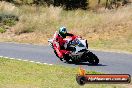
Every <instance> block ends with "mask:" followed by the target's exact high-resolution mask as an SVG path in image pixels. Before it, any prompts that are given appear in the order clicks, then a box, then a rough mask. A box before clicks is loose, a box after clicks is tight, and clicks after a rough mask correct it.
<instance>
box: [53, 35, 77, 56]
mask: <svg viewBox="0 0 132 88" xmlns="http://www.w3.org/2000/svg"><path fill="white" fill-rule="evenodd" d="M66 36H71V38H72V40H73V39H75V38H76V36H74V35H73V34H71V33H67V34H66ZM66 36H65V37H66ZM65 43H66V40H64V38H63V37H62V36H61V35H59V34H57V35H56V36H55V38H54V40H53V47H54V49H55V51H56V53H57V55H58V56H59V58H63V56H64V55H65V54H68V53H69V51H68V50H66V49H65V48H64V44H65Z"/></svg>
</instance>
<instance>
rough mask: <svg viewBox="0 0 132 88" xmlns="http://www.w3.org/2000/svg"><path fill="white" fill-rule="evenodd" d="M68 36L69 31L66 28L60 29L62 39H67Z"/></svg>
mask: <svg viewBox="0 0 132 88" xmlns="http://www.w3.org/2000/svg"><path fill="white" fill-rule="evenodd" d="M66 34H67V29H66V27H64V26H63V27H60V29H59V35H60V36H61V37H63V38H66Z"/></svg>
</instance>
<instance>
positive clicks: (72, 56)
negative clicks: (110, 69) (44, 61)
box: [48, 37, 99, 65]
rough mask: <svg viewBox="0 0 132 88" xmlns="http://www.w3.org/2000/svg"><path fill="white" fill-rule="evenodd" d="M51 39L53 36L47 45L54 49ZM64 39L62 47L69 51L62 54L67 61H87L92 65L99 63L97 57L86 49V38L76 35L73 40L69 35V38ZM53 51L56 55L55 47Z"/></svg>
mask: <svg viewBox="0 0 132 88" xmlns="http://www.w3.org/2000/svg"><path fill="white" fill-rule="evenodd" d="M53 40H54V37H53V38H52V39H49V40H48V42H49V45H50V46H51V47H52V48H53V49H54V47H53ZM65 40H66V41H67V42H66V43H65V44H64V47H65V49H66V50H68V51H70V53H69V54H66V55H65V56H64V60H65V61H66V62H67V63H70V62H73V63H80V62H89V63H90V64H92V65H97V64H98V63H99V59H98V57H97V56H96V55H95V54H94V53H92V52H91V51H90V50H88V44H87V40H85V39H82V38H80V37H76V38H75V39H74V40H72V38H70V37H69V38H65ZM54 53H55V54H56V56H57V57H58V55H57V52H56V51H55V49H54ZM58 58H59V57H58Z"/></svg>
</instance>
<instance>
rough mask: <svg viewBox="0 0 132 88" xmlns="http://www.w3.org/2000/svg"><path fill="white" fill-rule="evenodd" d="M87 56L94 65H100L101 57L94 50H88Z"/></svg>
mask: <svg viewBox="0 0 132 88" xmlns="http://www.w3.org/2000/svg"><path fill="white" fill-rule="evenodd" d="M87 58H88V62H89V63H90V64H92V65H98V63H99V59H98V57H97V56H96V55H95V54H93V53H92V52H90V51H89V52H87Z"/></svg>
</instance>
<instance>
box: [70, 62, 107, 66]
mask: <svg viewBox="0 0 132 88" xmlns="http://www.w3.org/2000/svg"><path fill="white" fill-rule="evenodd" d="M68 64H75V65H87V66H108V65H104V64H98V65H92V64H90V63H73V62H70V63H68Z"/></svg>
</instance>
